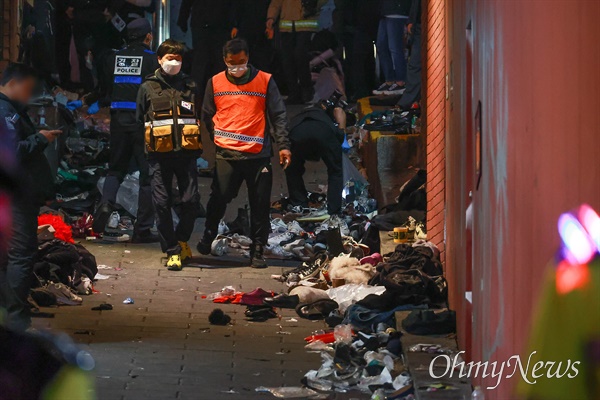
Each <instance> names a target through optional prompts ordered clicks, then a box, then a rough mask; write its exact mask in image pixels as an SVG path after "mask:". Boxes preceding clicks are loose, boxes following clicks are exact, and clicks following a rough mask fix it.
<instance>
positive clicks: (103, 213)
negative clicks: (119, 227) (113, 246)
mask: <svg viewBox="0 0 600 400" xmlns="http://www.w3.org/2000/svg"><path fill="white" fill-rule="evenodd" d="M112 212H113V208H112V206H111V205H110V204H108V203H103V204H101V205H100V207H98V210H97V211H96V214H94V222H92V229H93V230H94V232H96V233H102V232H104V230H105V229H106V224H107V223H108V219H109V218H110V216H111V214H112Z"/></svg>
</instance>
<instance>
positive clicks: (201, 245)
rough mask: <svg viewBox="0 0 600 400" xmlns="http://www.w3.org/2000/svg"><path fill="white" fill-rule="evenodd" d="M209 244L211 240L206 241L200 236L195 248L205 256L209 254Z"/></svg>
mask: <svg viewBox="0 0 600 400" xmlns="http://www.w3.org/2000/svg"><path fill="white" fill-rule="evenodd" d="M211 244H212V240H211V241H207V240H206V239H205V238H202V240H201V241H199V242H198V244H197V245H196V250H198V253H200V254H204V255H205V256H207V255H209V254H210V245H211Z"/></svg>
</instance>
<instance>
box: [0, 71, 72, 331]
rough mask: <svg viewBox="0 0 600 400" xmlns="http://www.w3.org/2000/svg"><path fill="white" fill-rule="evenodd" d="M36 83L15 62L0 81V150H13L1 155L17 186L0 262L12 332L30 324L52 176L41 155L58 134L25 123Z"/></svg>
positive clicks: (2, 303)
mask: <svg viewBox="0 0 600 400" xmlns="http://www.w3.org/2000/svg"><path fill="white" fill-rule="evenodd" d="M35 83H36V82H35V72H34V71H33V70H32V69H31V68H30V67H28V66H25V65H23V64H17V63H13V64H9V65H8V67H6V69H5V70H4V71H3V72H2V77H1V78H0V137H1V140H2V142H3V145H4V144H6V143H11V145H12V149H13V150H12V151H11V152H9V151H5V149H3V151H2V152H1V153H0V156H1V157H2V158H3V159H7V158H16V161H17V162H18V170H17V171H16V172H17V173H18V175H19V176H18V181H19V182H20V184H21V188H20V189H21V190H20V191H19V192H18V193H17V194H16V195H15V196H14V198H13V201H12V207H11V215H12V237H11V239H10V242H9V246H8V252H7V254H3V252H2V257H0V307H1V308H4V309H5V310H6V311H7V312H8V320H7V321H6V322H7V324H6V325H7V326H8V327H10V328H12V329H17V330H25V329H27V328H28V327H29V325H30V324H31V319H30V315H29V306H28V303H27V296H28V295H29V289H30V288H31V279H32V278H33V258H34V256H35V253H36V251H37V226H38V221H37V217H38V213H39V209H40V206H42V205H43V204H44V203H45V202H46V200H48V199H50V198H51V197H53V196H54V194H55V192H54V177H53V176H52V173H51V172H50V165H49V164H48V160H47V159H46V156H45V155H44V150H45V148H46V147H47V146H48V143H50V142H53V141H54V140H55V139H56V137H57V136H58V135H59V134H60V133H61V131H60V130H40V131H38V130H36V128H35V125H34V124H33V122H32V121H31V119H30V118H29V115H28V114H27V103H28V102H29V100H30V98H31V94H32V91H33V88H34V86H35ZM3 147H4V146H3ZM3 204H4V203H3ZM0 207H2V206H0ZM0 218H4V216H2V217H0Z"/></svg>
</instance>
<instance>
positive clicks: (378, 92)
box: [373, 83, 391, 94]
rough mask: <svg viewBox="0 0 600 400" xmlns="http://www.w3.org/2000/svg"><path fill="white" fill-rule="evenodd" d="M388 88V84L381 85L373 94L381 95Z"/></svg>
mask: <svg viewBox="0 0 600 400" xmlns="http://www.w3.org/2000/svg"><path fill="white" fill-rule="evenodd" d="M390 86H391V84H389V83H382V84H381V85H380V86H379V87H378V88H377V89H375V90H373V94H383V93H384V92H385V91H386V90H388V89H389V87H390Z"/></svg>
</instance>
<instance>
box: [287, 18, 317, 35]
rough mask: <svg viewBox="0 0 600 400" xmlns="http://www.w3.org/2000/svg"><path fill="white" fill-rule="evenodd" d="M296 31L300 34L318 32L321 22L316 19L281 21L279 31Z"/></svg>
mask: <svg viewBox="0 0 600 400" xmlns="http://www.w3.org/2000/svg"><path fill="white" fill-rule="evenodd" d="M294 29H295V30H296V31H298V32H303V31H309V32H316V31H318V30H319V21H317V20H316V19H303V20H300V21H290V20H287V19H282V20H281V21H279V30H280V31H281V32H292V31H293V30H294Z"/></svg>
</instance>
